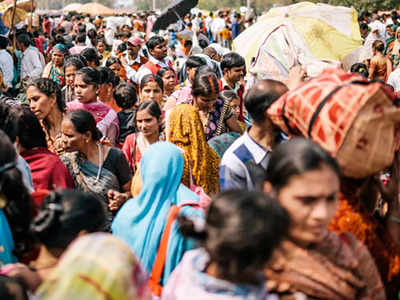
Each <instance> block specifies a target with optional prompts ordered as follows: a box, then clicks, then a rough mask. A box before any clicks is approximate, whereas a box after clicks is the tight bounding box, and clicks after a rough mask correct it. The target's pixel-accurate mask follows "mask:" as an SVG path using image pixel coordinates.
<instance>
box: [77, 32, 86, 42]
mask: <svg viewBox="0 0 400 300" xmlns="http://www.w3.org/2000/svg"><path fill="white" fill-rule="evenodd" d="M75 41H76V42H77V43H84V42H85V41H86V33H78V35H77V36H76V37H75Z"/></svg>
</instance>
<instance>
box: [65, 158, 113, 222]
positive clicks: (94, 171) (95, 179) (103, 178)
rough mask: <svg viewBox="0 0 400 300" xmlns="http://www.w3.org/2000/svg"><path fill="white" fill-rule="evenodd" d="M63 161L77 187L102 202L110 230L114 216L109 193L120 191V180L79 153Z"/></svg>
mask: <svg viewBox="0 0 400 300" xmlns="http://www.w3.org/2000/svg"><path fill="white" fill-rule="evenodd" d="M61 160H62V161H63V163H64V164H65V165H66V166H67V168H68V169H69V171H70V172H71V175H72V177H73V178H74V182H75V186H76V187H78V188H79V189H81V190H83V191H85V192H88V193H91V194H93V195H95V196H96V197H97V198H98V199H100V200H101V203H102V204H103V206H104V210H105V212H106V217H107V222H106V223H107V224H106V225H107V227H106V228H109V227H110V224H111V222H112V219H113V217H114V216H113V213H112V212H111V211H110V210H109V209H108V197H107V192H108V190H110V189H113V190H116V191H119V190H120V185H119V182H118V178H117V177H116V176H115V175H114V174H113V173H112V172H110V171H109V170H107V169H105V168H103V167H102V166H101V167H99V166H98V165H96V164H94V163H92V162H90V161H89V160H87V159H86V158H84V157H83V156H82V154H80V153H79V152H72V153H66V154H64V155H63V156H62V157H61ZM98 175H100V176H98Z"/></svg>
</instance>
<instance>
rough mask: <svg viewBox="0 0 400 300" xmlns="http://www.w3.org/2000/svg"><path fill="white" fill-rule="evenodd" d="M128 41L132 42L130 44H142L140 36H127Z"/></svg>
mask: <svg viewBox="0 0 400 300" xmlns="http://www.w3.org/2000/svg"><path fill="white" fill-rule="evenodd" d="M128 43H129V44H132V46H141V45H142V44H143V40H142V39H141V38H140V37H137V36H132V37H130V38H129V40H128Z"/></svg>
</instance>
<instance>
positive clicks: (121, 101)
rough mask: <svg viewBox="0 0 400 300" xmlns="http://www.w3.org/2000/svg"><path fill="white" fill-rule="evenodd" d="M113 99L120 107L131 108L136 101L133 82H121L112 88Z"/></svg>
mask: <svg viewBox="0 0 400 300" xmlns="http://www.w3.org/2000/svg"><path fill="white" fill-rule="evenodd" d="M114 99H115V102H116V103H117V105H118V106H119V107H121V108H122V109H128V108H131V107H132V106H134V105H135V104H136V102H137V91H136V89H135V87H134V86H133V84H130V83H121V84H120V85H118V86H117V87H116V88H115V90H114Z"/></svg>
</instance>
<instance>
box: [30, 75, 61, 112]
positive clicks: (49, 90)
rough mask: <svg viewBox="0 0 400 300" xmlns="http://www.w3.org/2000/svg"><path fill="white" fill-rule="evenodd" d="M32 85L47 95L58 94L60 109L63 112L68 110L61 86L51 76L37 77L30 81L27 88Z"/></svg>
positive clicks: (57, 99) (57, 100)
mask: <svg viewBox="0 0 400 300" xmlns="http://www.w3.org/2000/svg"><path fill="white" fill-rule="evenodd" d="M30 86H33V87H35V88H37V89H38V90H39V91H40V92H41V93H43V94H45V95H46V96H47V97H50V96H51V95H56V102H57V107H58V109H59V110H60V111H61V112H64V111H65V110H66V105H65V101H64V98H63V97H62V94H61V89H60V86H59V85H58V84H57V83H56V82H55V81H53V80H51V79H49V78H36V79H33V80H32V81H30V82H29V83H28V85H27V87H26V88H27V89H28V88H29V87H30Z"/></svg>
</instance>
